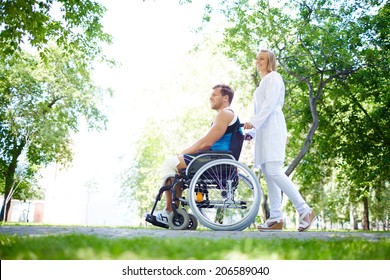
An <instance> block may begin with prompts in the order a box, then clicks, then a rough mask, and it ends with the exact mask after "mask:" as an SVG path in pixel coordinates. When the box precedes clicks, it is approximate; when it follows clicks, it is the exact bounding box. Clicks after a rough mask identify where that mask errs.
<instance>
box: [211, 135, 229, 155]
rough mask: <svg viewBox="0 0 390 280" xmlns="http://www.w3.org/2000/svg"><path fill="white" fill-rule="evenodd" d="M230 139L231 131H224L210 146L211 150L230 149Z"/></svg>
mask: <svg viewBox="0 0 390 280" xmlns="http://www.w3.org/2000/svg"><path fill="white" fill-rule="evenodd" d="M231 140H232V133H231V132H230V133H225V134H224V135H223V136H222V137H221V138H220V139H219V140H218V141H217V142H215V143H214V145H212V146H211V150H214V151H228V150H230V142H231Z"/></svg>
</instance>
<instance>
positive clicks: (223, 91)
mask: <svg viewBox="0 0 390 280" xmlns="http://www.w3.org/2000/svg"><path fill="white" fill-rule="evenodd" d="M217 88H220V89H221V94H222V96H226V95H227V96H229V104H232V101H233V97H234V91H233V90H232V89H231V87H229V86H228V85H224V84H219V85H216V86H214V87H213V89H217Z"/></svg>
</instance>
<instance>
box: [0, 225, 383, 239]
mask: <svg viewBox="0 0 390 280" xmlns="http://www.w3.org/2000/svg"><path fill="white" fill-rule="evenodd" d="M0 234H2V235H20V236H47V235H62V234H91V235H96V236H100V237H105V238H134V237H140V236H150V237H158V238H161V237H162V238H177V237H198V238H212V239H217V238H234V239H239V238H257V239H272V238H295V239H325V240H326V239H330V238H341V239H345V238H363V239H366V240H370V241H377V240H379V239H380V238H388V239H390V232H347V231H346V232H322V231H308V232H297V231H282V232H259V231H211V230H196V231H188V230H167V229H154V228H153V229H149V228H148V229H142V228H139V229H138V228H137V229H133V228H124V227H123V228H121V227H81V226H80V227H77V226H76V227H71V226H12V225H5V226H0Z"/></svg>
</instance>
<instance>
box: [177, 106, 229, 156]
mask: <svg viewBox="0 0 390 280" xmlns="http://www.w3.org/2000/svg"><path fill="white" fill-rule="evenodd" d="M233 117H234V113H233V112H231V111H228V110H222V111H220V112H218V114H217V115H216V117H215V119H214V123H213V125H212V127H211V128H210V130H209V131H208V132H207V134H206V135H205V136H204V137H202V138H201V139H199V140H198V141H197V142H196V143H194V144H193V145H192V146H190V147H188V148H187V149H185V150H183V151H182V154H194V153H197V152H199V151H201V150H208V149H210V148H211V146H212V145H213V144H214V143H215V142H217V141H218V140H219V139H220V138H221V137H222V136H223V135H224V133H225V131H226V129H227V127H228V126H229V123H230V122H231V121H232V120H233Z"/></svg>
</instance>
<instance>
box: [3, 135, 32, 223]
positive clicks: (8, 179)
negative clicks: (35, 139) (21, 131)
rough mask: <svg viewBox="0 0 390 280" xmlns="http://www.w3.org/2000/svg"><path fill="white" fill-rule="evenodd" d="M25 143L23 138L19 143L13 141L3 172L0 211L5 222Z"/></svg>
mask: <svg viewBox="0 0 390 280" xmlns="http://www.w3.org/2000/svg"><path fill="white" fill-rule="evenodd" d="M25 145H26V141H25V140H21V141H20V144H19V145H18V143H17V140H16V139H15V141H14V149H13V150H12V159H11V162H10V164H9V165H8V169H7V172H6V174H5V186H4V202H3V206H2V208H1V212H0V219H1V221H5V222H6V221H8V211H9V209H10V208H11V199H12V187H13V186H14V183H15V173H16V167H17V165H18V159H19V156H20V155H21V154H22V151H23V149H24V147H25ZM10 194H11V195H10ZM8 196H10V197H8ZM7 198H8V199H9V200H8V203H7Z"/></svg>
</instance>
